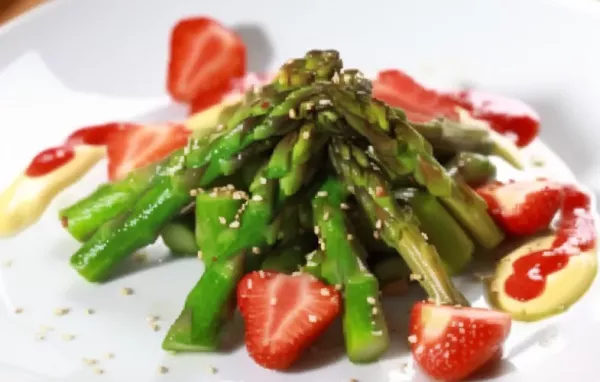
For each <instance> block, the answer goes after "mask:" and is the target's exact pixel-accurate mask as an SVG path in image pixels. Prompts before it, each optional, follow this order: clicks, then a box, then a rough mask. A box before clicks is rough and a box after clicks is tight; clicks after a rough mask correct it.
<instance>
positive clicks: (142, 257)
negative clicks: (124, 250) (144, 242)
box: [133, 252, 148, 264]
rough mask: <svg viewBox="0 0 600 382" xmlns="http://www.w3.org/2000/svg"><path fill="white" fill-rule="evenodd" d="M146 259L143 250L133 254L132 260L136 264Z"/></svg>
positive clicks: (146, 256)
mask: <svg viewBox="0 0 600 382" xmlns="http://www.w3.org/2000/svg"><path fill="white" fill-rule="evenodd" d="M147 260H148V255H147V254H145V253H144V252H136V253H134V254H133V261H135V262H136V263H138V264H141V263H145V262H146V261H147Z"/></svg>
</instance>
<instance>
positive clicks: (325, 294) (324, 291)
mask: <svg viewBox="0 0 600 382" xmlns="http://www.w3.org/2000/svg"><path fill="white" fill-rule="evenodd" d="M329 295H331V292H329V289H327V288H321V296H323V297H327V296H329Z"/></svg>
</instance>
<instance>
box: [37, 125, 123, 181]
mask: <svg viewBox="0 0 600 382" xmlns="http://www.w3.org/2000/svg"><path fill="white" fill-rule="evenodd" d="M127 126H128V124H123V123H115V122H111V123H106V124H103V125H97V126H91V127H84V128H82V129H79V130H76V131H74V132H73V133H72V134H71V135H70V136H69V138H67V140H66V142H65V144H63V145H62V146H57V147H51V148H48V149H45V150H43V151H42V152H40V153H39V154H37V155H36V156H35V157H34V158H33V159H32V160H31V162H30V163H29V166H28V167H27V169H26V170H25V174H26V175H27V176H29V177H38V176H44V175H47V174H49V173H51V172H52V171H54V170H56V169H58V168H60V167H62V166H64V165H65V164H67V163H69V162H70V161H71V160H73V158H74V157H75V150H74V149H75V147H77V146H79V145H82V144H85V145H93V146H104V145H106V143H107V141H108V138H109V136H110V135H111V134H112V133H114V132H116V131H119V130H122V129H124V128H126V127H127Z"/></svg>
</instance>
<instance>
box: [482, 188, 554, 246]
mask: <svg viewBox="0 0 600 382" xmlns="http://www.w3.org/2000/svg"><path fill="white" fill-rule="evenodd" d="M477 193H478V194H479V195H480V196H481V197H482V198H483V199H484V200H485V201H486V203H487V204H488V211H489V212H490V214H491V215H492V217H493V218H494V219H495V220H496V221H497V222H498V224H500V225H501V226H502V227H503V228H504V230H505V231H506V232H508V233H511V234H513V235H533V234H535V233H537V232H539V231H541V230H544V229H546V228H548V226H549V225H550V222H551V221H552V219H553V218H554V215H555V214H556V212H557V211H558V209H559V207H560V204H561V200H562V194H563V192H562V187H561V186H560V185H559V184H558V183H556V182H551V181H548V180H544V179H538V180H526V181H519V182H514V181H513V182H509V183H506V184H502V183H500V182H494V183H490V184H487V185H485V186H482V187H480V188H478V189H477Z"/></svg>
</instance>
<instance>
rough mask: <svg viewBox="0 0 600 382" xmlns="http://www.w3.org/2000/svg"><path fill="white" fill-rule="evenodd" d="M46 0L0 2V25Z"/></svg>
mask: <svg viewBox="0 0 600 382" xmlns="http://www.w3.org/2000/svg"><path fill="white" fill-rule="evenodd" d="M44 1H46V0H0V24H3V23H5V22H7V21H8V20H10V19H12V18H13V17H16V16H18V15H20V14H21V13H23V12H25V11H27V10H29V9H31V8H33V7H35V6H36V5H39V4H41V3H43V2H44Z"/></svg>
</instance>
